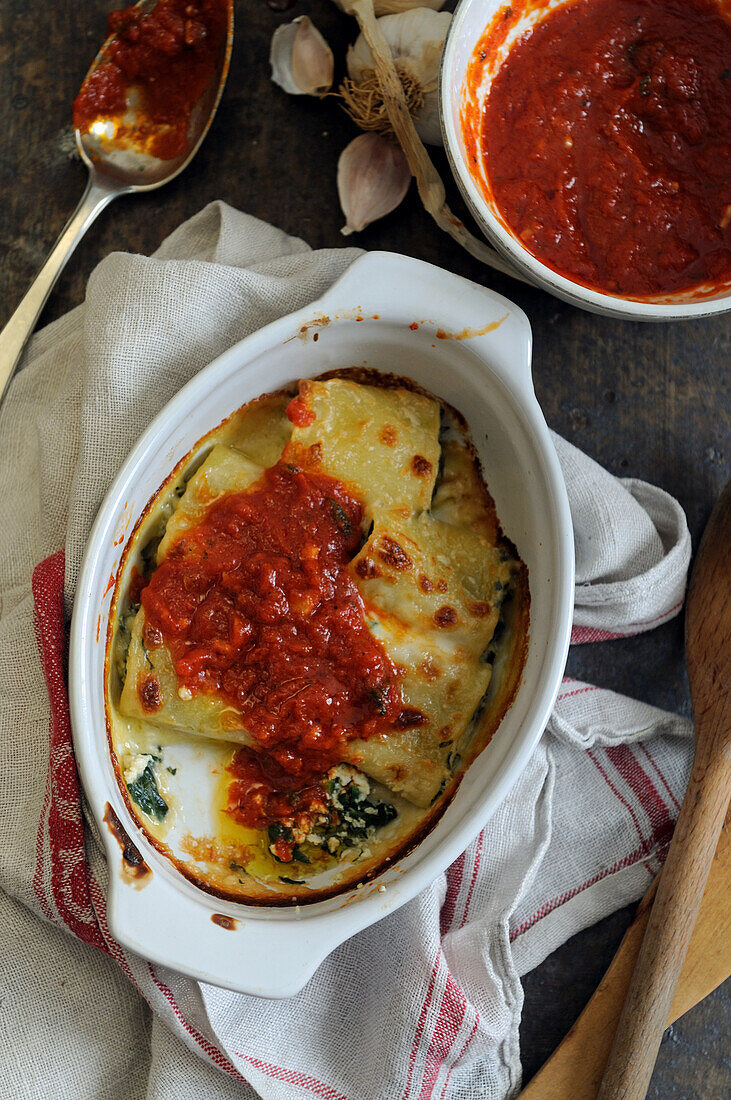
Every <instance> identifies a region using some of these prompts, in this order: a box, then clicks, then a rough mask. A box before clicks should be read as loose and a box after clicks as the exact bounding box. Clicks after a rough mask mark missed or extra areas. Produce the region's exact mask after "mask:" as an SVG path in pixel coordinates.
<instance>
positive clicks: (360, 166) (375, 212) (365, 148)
mask: <svg viewBox="0 0 731 1100" xmlns="http://www.w3.org/2000/svg"><path fill="white" fill-rule="evenodd" d="M410 182H411V171H410V169H409V166H408V164H407V162H406V157H405V156H404V154H403V151H402V150H401V148H400V146H398V145H396V144H395V142H393V141H389V139H388V138H385V137H383V136H382V135H381V134H377V133H373V132H371V133H367V134H360V135H359V137H357V138H354V139H353V140H352V141H351V142H350V144H349V145H346V147H345V148H344V149H343V151H342V153H341V154H340V159H339V160H338V195H339V197H340V205H341V207H342V209H343V213H344V214H345V218H346V224H345V226H344V227H343V229H342V230H341V233H343V234H344V235H345V236H348V235H349V234H350V233H359V232H360V231H361V229H365V227H366V226H367V225H370V223H371V222H374V221H376V220H377V219H378V218H383V217H385V215H386V214H390V213H391V211H392V210H395V209H396V207H397V206H398V204H399V203H400V202H401V200H402V199H403V197H404V195H405V194H406V192H407V191H408V189H409V184H410Z"/></svg>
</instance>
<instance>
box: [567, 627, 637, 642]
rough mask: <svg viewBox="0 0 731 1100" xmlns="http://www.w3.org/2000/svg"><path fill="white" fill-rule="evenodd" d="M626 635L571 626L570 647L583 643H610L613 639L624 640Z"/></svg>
mask: <svg viewBox="0 0 731 1100" xmlns="http://www.w3.org/2000/svg"><path fill="white" fill-rule="evenodd" d="M626 637H628V635H627V634H616V633H613V632H612V631H611V630H598V629H597V628H596V627H593V626H573V627H572V628H571V645H582V644H583V643H584V642H612V641H614V639H615V638H626Z"/></svg>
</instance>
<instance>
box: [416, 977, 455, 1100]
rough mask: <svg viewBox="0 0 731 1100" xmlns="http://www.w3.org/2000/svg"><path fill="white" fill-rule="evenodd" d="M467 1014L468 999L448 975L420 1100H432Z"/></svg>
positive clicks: (426, 1065) (428, 1055) (427, 1053)
mask: <svg viewBox="0 0 731 1100" xmlns="http://www.w3.org/2000/svg"><path fill="white" fill-rule="evenodd" d="M466 1012H467V998H466V997H465V995H464V993H463V992H462V990H461V989H460V987H459V986H458V985H457V983H456V982H455V980H454V978H453V977H452V975H451V974H448V975H447V984H446V987H445V989H444V995H443V997H442V1003H441V1005H440V1007H439V1017H438V1019H437V1022H436V1026H435V1028H434V1033H433V1034H432V1038H431V1042H430V1043H429V1049H428V1050H427V1052H426V1064H425V1067H424V1080H423V1082H422V1086H421V1092H420V1093H419V1100H430V1097H431V1095H432V1093H433V1091H434V1085H435V1084H436V1081H437V1078H438V1076H439V1073H440V1070H441V1068H442V1066H443V1064H444V1062H445V1060H446V1058H447V1055H448V1054H449V1052H450V1050H451V1049H452V1047H453V1046H454V1044H455V1042H456V1041H457V1036H458V1035H459V1030H460V1028H461V1027H462V1023H463V1021H464V1018H465V1013H466Z"/></svg>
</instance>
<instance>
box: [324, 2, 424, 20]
mask: <svg viewBox="0 0 731 1100" xmlns="http://www.w3.org/2000/svg"><path fill="white" fill-rule="evenodd" d="M335 3H336V4H337V6H338V7H339V8H340V9H341V11H344V12H347V13H348V15H350V5H349V4H348V0H335ZM445 3H446V0H373V10H374V12H375V13H376V15H377V16H379V17H380V16H381V15H395V14H396V13H397V12H401V11H410V10H411V9H412V8H431V9H432V11H439V10H440V9H441V8H443V7H444V5H445Z"/></svg>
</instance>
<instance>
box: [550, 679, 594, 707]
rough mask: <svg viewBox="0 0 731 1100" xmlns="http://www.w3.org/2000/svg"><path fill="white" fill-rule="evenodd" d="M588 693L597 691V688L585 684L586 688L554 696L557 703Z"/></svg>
mask: <svg viewBox="0 0 731 1100" xmlns="http://www.w3.org/2000/svg"><path fill="white" fill-rule="evenodd" d="M575 682H576V681H574V683H575ZM589 691H599V688H598V687H595V686H594V684H587V686H586V687H581V688H576V690H575V691H564V692H562V693H561V695H557V696H556V702H557V703H559V702H560V701H561V700H562V699H571V698H573V696H574V695H586V694H587V692H589Z"/></svg>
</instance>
